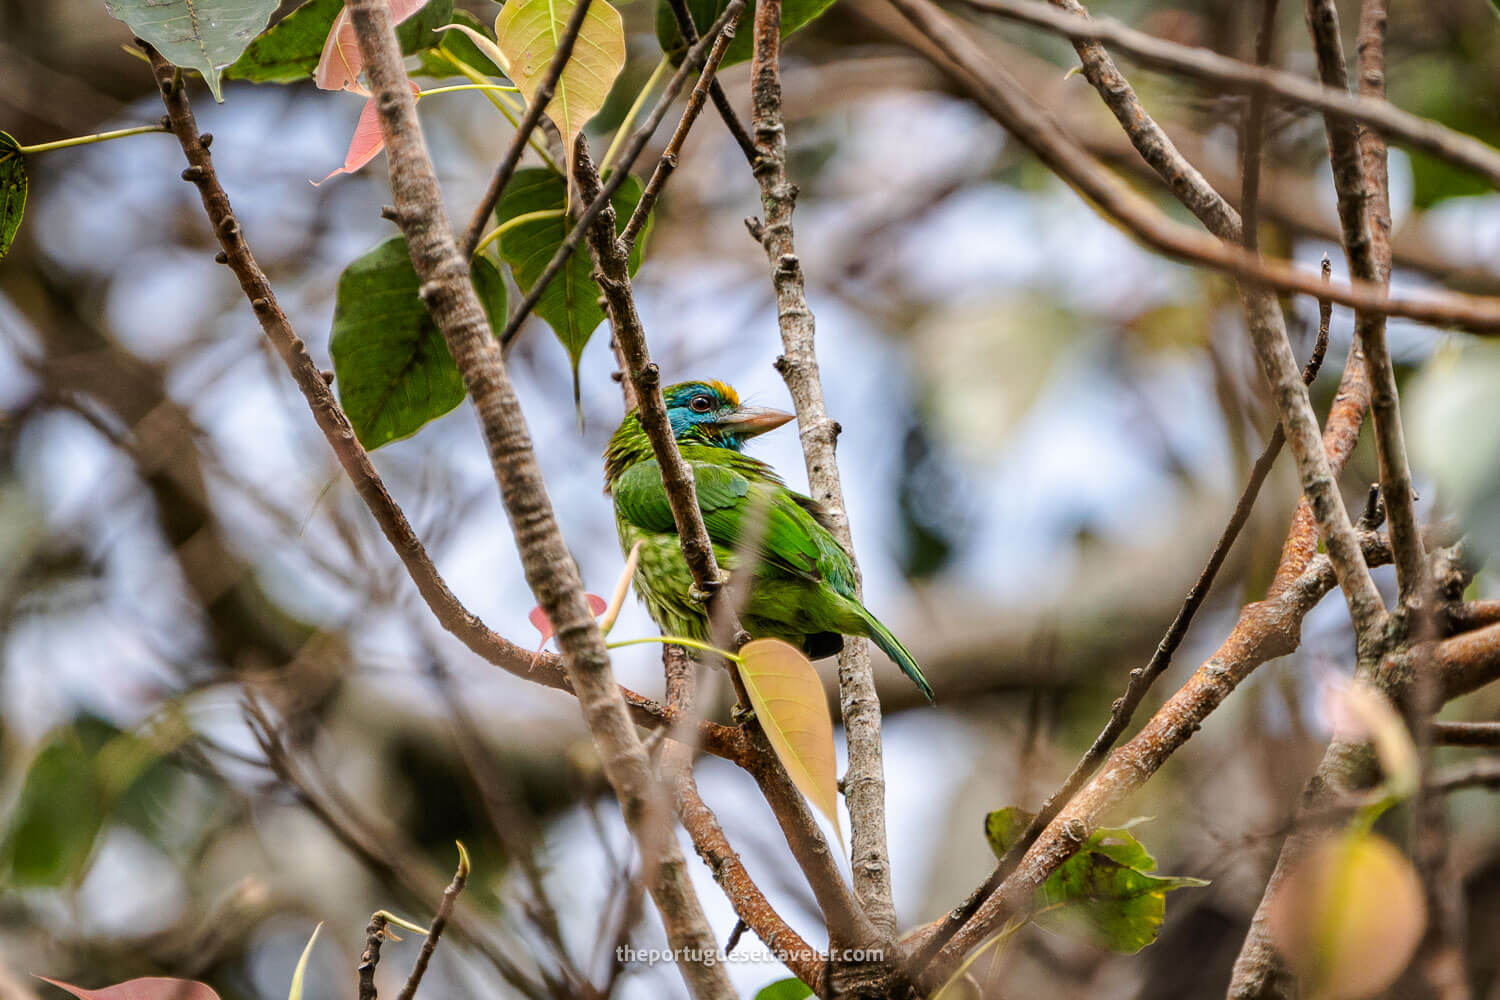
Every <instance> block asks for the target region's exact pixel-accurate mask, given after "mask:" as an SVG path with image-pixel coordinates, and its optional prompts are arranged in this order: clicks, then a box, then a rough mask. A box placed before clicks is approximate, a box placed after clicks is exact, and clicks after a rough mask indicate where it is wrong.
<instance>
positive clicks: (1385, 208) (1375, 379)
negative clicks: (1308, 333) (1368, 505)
mask: <svg viewBox="0 0 1500 1000" xmlns="http://www.w3.org/2000/svg"><path fill="white" fill-rule="evenodd" d="M1381 23H1382V25H1383V23H1384V19H1382V21H1381ZM1307 24H1308V28H1309V30H1310V31H1311V32H1312V38H1313V47H1314V49H1315V50H1316V52H1317V55H1318V73H1319V75H1320V76H1321V77H1322V80H1323V83H1324V84H1325V85H1326V86H1328V87H1331V88H1334V89H1335V90H1342V91H1345V92H1347V91H1348V87H1349V76H1348V69H1347V67H1346V65H1345V63H1344V47H1343V42H1342V40H1341V39H1340V37H1339V18H1338V9H1337V7H1335V6H1334V3H1333V0H1308V3H1307ZM1382 33H1383V32H1382ZM1377 41H1378V40H1377ZM1383 53H1384V46H1383V45H1381V44H1366V45H1365V46H1364V47H1363V52H1362V59H1361V64H1362V66H1363V69H1364V72H1362V74H1361V79H1360V90H1361V92H1362V94H1364V95H1366V96H1368V97H1374V98H1380V97H1383V96H1384V92H1385V60H1384V55H1383ZM1323 120H1324V124H1325V126H1326V131H1327V133H1328V154H1329V160H1330V162H1331V163H1332V165H1333V185H1334V189H1335V190H1336V191H1337V192H1338V211H1339V222H1340V224H1341V227H1342V229H1343V239H1344V252H1345V253H1346V254H1347V255H1348V258H1349V271H1350V273H1351V274H1352V275H1353V276H1354V277H1356V278H1359V279H1360V280H1362V281H1367V282H1371V283H1374V284H1378V285H1389V284H1390V280H1391V241H1390V229H1391V199H1390V184H1389V179H1388V177H1387V175H1386V150H1385V143H1384V142H1382V141H1381V139H1380V137H1379V136H1378V135H1376V134H1375V133H1374V132H1370V131H1368V130H1361V129H1360V128H1359V127H1358V126H1357V125H1356V124H1355V123H1354V122H1353V121H1350V120H1349V119H1347V118H1341V117H1339V116H1336V115H1331V114H1325V115H1324V118H1323ZM1362 131H1363V134H1361V133H1362ZM1354 328H1355V334H1356V336H1358V337H1359V340H1360V343H1361V344H1363V345H1364V350H1365V359H1366V363H1367V364H1368V365H1369V367H1370V383H1371V386H1372V388H1373V394H1372V397H1371V401H1370V415H1371V417H1372V418H1373V419H1374V422H1375V454H1376V459H1377V461H1378V464H1379V467H1380V485H1381V491H1382V492H1383V493H1384V494H1385V505H1386V511H1387V517H1388V518H1389V519H1390V532H1391V547H1392V548H1393V549H1394V550H1395V553H1396V560H1395V562H1396V585H1397V590H1398V591H1399V593H1400V597H1401V602H1402V603H1403V604H1404V605H1406V606H1408V607H1413V606H1416V605H1418V604H1421V603H1422V602H1423V600H1424V593H1425V590H1426V576H1427V569H1426V567H1427V558H1426V554H1425V553H1424V552H1423V551H1422V538H1421V533H1420V531H1419V529H1418V527H1417V515H1416V509H1415V507H1414V506H1413V503H1412V496H1413V491H1412V481H1411V468H1410V466H1409V464H1408V463H1407V459H1406V437H1405V435H1404V434H1403V432H1402V428H1401V405H1400V400H1399V398H1398V396H1397V392H1396V371H1395V366H1394V365H1393V364H1392V362H1391V352H1390V348H1389V347H1388V346H1387V344H1386V336H1385V316H1384V315H1383V314H1381V313H1380V312H1378V311H1377V312H1370V311H1364V310H1357V311H1356V314H1355V317H1354Z"/></svg>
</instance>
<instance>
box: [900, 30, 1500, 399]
mask: <svg viewBox="0 0 1500 1000" xmlns="http://www.w3.org/2000/svg"><path fill="white" fill-rule="evenodd" d="M891 3H892V6H894V7H895V8H896V9H897V10H899V11H900V12H901V13H902V15H903V16H905V17H906V18H907V20H909V21H911V23H912V24H913V26H914V27H916V28H917V30H918V31H919V33H920V34H921V35H922V37H924V38H925V39H927V40H928V41H931V42H932V43H933V44H934V45H936V47H937V49H938V50H939V51H941V53H942V55H943V56H944V57H945V60H946V61H945V62H944V63H942V65H943V66H944V68H945V69H947V70H949V72H950V73H951V74H952V75H953V77H954V80H955V82H956V83H957V84H958V85H959V86H960V88H962V89H963V90H965V91H966V92H968V93H969V94H970V96H972V97H973V98H974V100H975V101H976V102H978V103H979V104H980V106H981V107H983V108H984V109H985V110H986V111H988V112H989V113H990V114H991V115H992V116H993V117H994V118H995V119H996V120H997V121H999V122H1000V123H1001V124H1003V125H1004V126H1005V127H1006V128H1007V129H1008V130H1009V131H1010V132H1011V134H1012V135H1014V136H1015V137H1016V138H1017V139H1018V140H1020V141H1021V142H1022V143H1023V144H1024V145H1026V146H1027V147H1028V148H1030V149H1031V150H1032V151H1033V152H1034V153H1035V154H1036V155H1037V157H1038V158H1039V159H1041V160H1042V162H1043V163H1045V164H1046V165H1047V166H1049V167H1051V168H1052V170H1053V171H1054V172H1056V173H1057V175H1058V176H1059V177H1060V178H1062V179H1063V180H1064V181H1066V182H1067V183H1068V184H1069V185H1071V186H1072V187H1073V188H1074V189H1076V190H1077V191H1078V192H1079V193H1081V194H1083V195H1084V196H1085V197H1086V198H1088V199H1089V200H1090V201H1091V202H1093V203H1094V205H1095V206H1096V207H1097V208H1098V210H1099V211H1101V212H1102V213H1103V214H1104V215H1105V216H1107V217H1108V218H1110V219H1113V220H1114V221H1116V222H1117V223H1119V224H1120V225H1121V226H1122V227H1124V228H1125V229H1126V230H1127V231H1128V232H1130V233H1131V234H1133V235H1134V236H1135V237H1136V239H1138V240H1139V241H1140V242H1141V243H1142V244H1144V245H1145V246H1147V247H1150V248H1152V249H1154V250H1157V251H1160V252H1161V253H1163V254H1166V255H1167V256H1169V257H1172V258H1174V259H1178V260H1183V261H1188V262H1191V263H1196V264H1202V265H1204V266H1207V267H1211V268H1214V269H1216V270H1221V271H1224V272H1225V273H1227V274H1230V275H1233V276H1234V277H1237V278H1241V279H1244V280H1246V281H1248V282H1249V283H1251V284H1254V285H1265V286H1267V287H1268V288H1272V289H1277V290H1281V291H1288V292H1296V293H1299V294H1303V295H1310V296H1313V297H1314V298H1328V299H1331V300H1332V301H1333V302H1334V303H1335V304H1339V305H1346V306H1351V307H1353V308H1356V309H1368V310H1371V311H1374V312H1380V313H1384V314H1385V315H1387V316H1405V317H1408V318H1411V319H1417V320H1421V321H1423V322H1427V323H1432V324H1434V325H1438V326H1456V327H1462V328H1464V329H1470V330H1474V331H1476V332H1482V331H1494V330H1500V299H1495V298H1486V297H1478V296H1469V295H1461V294H1458V293H1453V292H1442V293H1435V292H1424V293H1423V294H1422V297H1421V298H1420V299H1406V298H1398V297H1393V296H1392V295H1391V294H1390V293H1389V291H1388V290H1387V289H1386V288H1384V287H1382V286H1380V285H1378V284H1374V283H1371V282H1367V281H1359V280H1354V281H1351V282H1350V283H1349V284H1343V283H1339V282H1335V283H1333V284H1331V285H1326V286H1325V285H1324V284H1323V282H1322V280H1321V279H1320V278H1319V277H1318V276H1316V275H1314V274H1312V273H1311V272H1309V271H1307V270H1304V269H1302V268H1299V267H1297V266H1295V265H1294V264H1291V263H1289V262H1287V261H1280V260H1264V259H1262V258H1261V257H1260V255H1259V254H1256V253H1252V252H1251V251H1248V250H1246V249H1245V248H1244V247H1242V246H1239V245H1238V241H1239V239H1240V235H1239V217H1238V214H1235V215H1234V216H1233V219H1234V235H1233V236H1232V237H1230V236H1227V235H1225V234H1224V233H1222V232H1219V231H1218V230H1216V229H1214V230H1213V231H1215V232H1216V234H1217V235H1219V236H1220V239H1214V238H1213V237H1211V236H1208V235H1206V234H1204V233H1200V232H1198V231H1196V230H1193V229H1191V228H1189V227H1187V226H1184V225H1182V224H1180V223H1177V222H1174V221H1173V220H1172V219H1171V218H1169V217H1168V216H1167V215H1165V214H1164V213H1163V212H1162V211H1161V210H1160V209H1158V208H1157V207H1156V205H1155V204H1154V203H1153V202H1151V200H1150V199H1148V198H1146V197H1145V196H1143V195H1141V194H1139V193H1138V192H1136V191H1135V190H1133V189H1132V188H1131V187H1130V186H1128V185H1127V184H1125V183H1124V182H1123V181H1121V180H1120V178H1118V177H1117V176H1115V175H1114V174H1113V173H1112V172H1110V171H1109V170H1108V169H1106V168H1105V167H1104V166H1103V165H1102V164H1101V163H1099V162H1098V161H1097V160H1096V159H1094V157H1092V156H1091V155H1089V154H1088V153H1086V152H1085V151H1084V150H1083V149H1082V148H1081V147H1080V146H1079V145H1078V144H1077V143H1076V142H1075V141H1073V140H1072V139H1071V138H1070V137H1069V136H1068V135H1067V134H1066V133H1065V132H1063V131H1062V129H1061V128H1060V127H1059V126H1058V125H1057V123H1056V122H1055V121H1054V120H1053V119H1052V116H1051V115H1050V114H1047V113H1046V112H1045V111H1043V110H1042V109H1041V108H1040V107H1039V106H1038V105H1037V104H1036V102H1035V101H1034V100H1032V99H1031V98H1029V97H1028V96H1026V95H1025V91H1024V89H1023V88H1021V87H1020V85H1019V84H1018V83H1017V82H1016V81H1015V80H1014V79H1013V78H1012V77H1011V75H1010V74H1009V73H1008V72H1006V71H1005V70H1003V69H1001V68H1000V67H999V66H997V65H995V64H994V63H993V62H992V61H991V60H990V59H989V57H988V56H987V55H986V54H985V52H984V51H983V50H982V49H981V48H980V47H979V46H978V45H977V44H976V43H975V42H974V40H973V39H972V38H971V37H970V35H969V33H968V32H967V31H966V30H965V29H963V28H960V27H958V26H956V25H955V24H954V23H953V21H952V20H951V19H950V18H948V17H947V16H946V15H945V14H943V13H942V12H941V11H940V10H938V9H937V8H936V7H935V6H934V5H933V4H931V3H929V2H926V0H891ZM1089 23H1092V22H1089ZM918 50H919V51H921V52H922V53H923V54H924V55H928V56H930V55H931V53H929V52H927V51H926V50H925V49H922V48H919V49H918ZM1192 174H1193V176H1194V177H1196V179H1197V181H1198V182H1200V184H1201V182H1202V175H1201V174H1199V173H1198V171H1196V170H1194V171H1192ZM1198 186H1199V185H1197V184H1195V185H1194V188H1195V190H1196V189H1197V188H1198ZM1187 204H1188V207H1189V208H1192V209H1194V211H1195V212H1197V211H1198V210H1199V209H1198V206H1196V205H1194V204H1191V203H1187ZM1200 217H1201V216H1200ZM1210 228H1211V229H1213V227H1210ZM1231 238H1232V239H1233V240H1234V241H1235V245H1227V244H1226V243H1224V242H1223V240H1228V239H1231ZM1271 304H1272V303H1270V302H1268V301H1263V302H1261V303H1259V305H1260V308H1261V310H1262V312H1265V313H1267V314H1269V307H1270V305H1271ZM1283 374H1284V375H1285V376H1286V378H1287V383H1286V384H1287V386H1288V387H1290V380H1291V379H1292V378H1294V377H1295V365H1291V366H1289V367H1288V368H1287V370H1286V371H1285V372H1284V373H1283Z"/></svg>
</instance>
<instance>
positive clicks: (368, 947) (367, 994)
mask: <svg viewBox="0 0 1500 1000" xmlns="http://www.w3.org/2000/svg"><path fill="white" fill-rule="evenodd" d="M385 924H386V920H385V914H383V913H376V914H374V915H373V916H371V917H370V923H369V925H368V926H367V927H365V950H364V951H362V952H361V953H360V956H359V967H358V969H357V971H358V973H359V1000H376V993H375V966H377V965H379V964H380V944H381V942H382V941H384V940H385Z"/></svg>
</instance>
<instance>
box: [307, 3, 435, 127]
mask: <svg viewBox="0 0 1500 1000" xmlns="http://www.w3.org/2000/svg"><path fill="white" fill-rule="evenodd" d="M426 3H427V0H391V20H392V21H393V22H394V23H396V24H400V23H401V22H402V21H404V20H406V19H407V18H408V17H411V16H412V15H413V14H415V13H416V12H417V11H419V10H421V9H422V7H423V6H424V5H425V4H426ZM364 68H365V57H364V56H363V55H361V54H360V51H359V40H358V39H357V38H355V37H354V22H352V21H350V20H349V8H348V6H347V5H346V6H345V7H344V9H343V10H341V11H339V16H338V17H336V18H334V19H333V27H331V28H329V29H328V40H327V41H326V42H324V43H323V57H322V58H321V59H319V60H318V68H317V70H316V71H315V72H314V74H313V82H314V83H316V84H317V85H318V86H319V87H321V88H323V89H324V90H347V89H349V88H350V86H351V85H354V86H357V85H358V80H359V74H360V73H361V72H362V71H363V70H364ZM372 155H373V154H372Z"/></svg>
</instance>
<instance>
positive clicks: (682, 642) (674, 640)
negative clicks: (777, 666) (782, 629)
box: [605, 635, 744, 663]
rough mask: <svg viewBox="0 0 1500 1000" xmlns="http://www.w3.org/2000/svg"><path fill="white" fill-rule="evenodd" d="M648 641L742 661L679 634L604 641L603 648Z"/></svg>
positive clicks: (617, 647) (727, 652) (735, 655)
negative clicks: (698, 650)
mask: <svg viewBox="0 0 1500 1000" xmlns="http://www.w3.org/2000/svg"><path fill="white" fill-rule="evenodd" d="M648 642H659V643H661V644H662V645H663V646H686V647H687V648H689V649H701V650H703V652H705V653H717V654H718V655H720V656H722V657H724V658H725V659H726V660H733V661H734V662H735V663H743V662H744V660H743V659H742V658H741V657H740V656H738V655H737V654H735V653H731V652H729V651H728V650H726V649H720V648H719V647H718V646H713V645H710V644H709V643H706V642H700V641H698V640H697V639H689V638H687V637H686V636H681V635H648V636H646V637H645V638H642V639H620V640H619V641H617V642H609V643H605V648H606V649H619V648H620V647H621V646H641V645H644V644H646V643H648Z"/></svg>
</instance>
